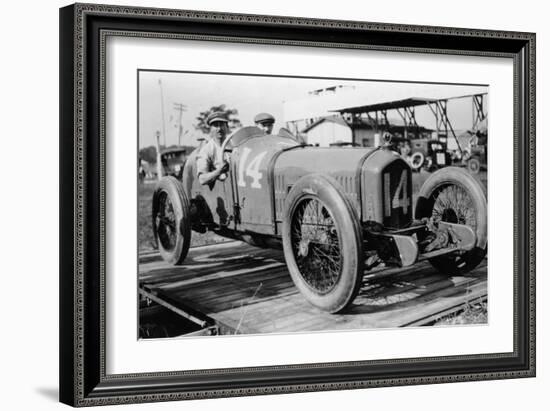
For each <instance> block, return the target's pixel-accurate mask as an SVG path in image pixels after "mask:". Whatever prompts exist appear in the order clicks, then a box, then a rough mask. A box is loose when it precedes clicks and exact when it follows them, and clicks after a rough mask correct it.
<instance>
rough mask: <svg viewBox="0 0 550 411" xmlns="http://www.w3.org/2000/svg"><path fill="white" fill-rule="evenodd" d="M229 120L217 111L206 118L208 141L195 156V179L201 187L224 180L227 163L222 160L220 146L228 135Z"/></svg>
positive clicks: (227, 168) (227, 167)
mask: <svg viewBox="0 0 550 411" xmlns="http://www.w3.org/2000/svg"><path fill="white" fill-rule="evenodd" d="M228 123H229V120H228V119H227V115H226V114H225V113H223V112H220V111H217V112H214V113H212V114H210V115H209V116H208V118H207V119H206V124H208V126H209V127H210V140H209V141H208V142H207V143H206V144H205V145H204V146H202V148H201V149H200V151H199V154H198V155H197V163H196V164H197V177H198V179H199V182H200V183H201V184H202V185H207V184H208V185H213V184H214V182H215V181H216V180H218V179H219V180H222V181H223V180H225V178H226V177H227V175H226V173H227V171H228V170H229V163H228V162H227V161H225V160H224V159H223V153H222V152H221V146H222V144H223V142H224V140H225V138H226V137H227V134H228V133H229V125H228Z"/></svg>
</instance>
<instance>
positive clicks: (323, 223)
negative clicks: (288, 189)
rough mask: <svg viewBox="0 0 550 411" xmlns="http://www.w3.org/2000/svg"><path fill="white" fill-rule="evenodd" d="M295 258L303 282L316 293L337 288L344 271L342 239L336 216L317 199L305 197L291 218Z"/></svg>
mask: <svg viewBox="0 0 550 411" xmlns="http://www.w3.org/2000/svg"><path fill="white" fill-rule="evenodd" d="M291 230H292V231H291V241H292V247H293V252H294V257H295V258H296V262H297V264H298V268H299V269H300V273H301V275H302V277H303V278H304V281H305V282H306V283H307V285H308V286H309V287H311V289H312V290H313V291H314V292H317V293H318V294H321V295H322V294H326V293H328V292H330V291H331V290H332V289H334V286H335V285H336V283H337V282H338V279H339V278H340V275H341V272H342V257H341V250H340V241H339V239H338V232H337V230H336V225H335V224H334V219H333V217H332V215H331V214H330V212H329V211H328V209H327V208H326V206H325V205H324V204H323V203H322V202H321V201H319V200H318V199H316V198H313V197H309V198H304V199H303V200H302V201H301V202H300V203H299V204H298V206H297V207H296V211H295V213H294V216H293V218H292V229H291Z"/></svg>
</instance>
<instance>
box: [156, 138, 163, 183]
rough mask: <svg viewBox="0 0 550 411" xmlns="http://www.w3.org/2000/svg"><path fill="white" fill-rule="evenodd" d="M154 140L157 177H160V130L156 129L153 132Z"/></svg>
mask: <svg viewBox="0 0 550 411" xmlns="http://www.w3.org/2000/svg"><path fill="white" fill-rule="evenodd" d="M155 137H156V139H155V141H156V144H157V179H158V180H160V179H161V178H162V160H161V159H160V131H158V130H157V132H156V133H155Z"/></svg>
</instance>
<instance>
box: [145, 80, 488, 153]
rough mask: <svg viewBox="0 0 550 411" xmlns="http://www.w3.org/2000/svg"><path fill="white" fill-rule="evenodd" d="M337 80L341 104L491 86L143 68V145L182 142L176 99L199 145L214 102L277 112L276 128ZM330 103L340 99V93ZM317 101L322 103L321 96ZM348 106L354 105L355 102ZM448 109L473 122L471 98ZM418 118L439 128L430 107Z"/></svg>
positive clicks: (464, 123)
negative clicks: (201, 122) (199, 120)
mask: <svg viewBox="0 0 550 411" xmlns="http://www.w3.org/2000/svg"><path fill="white" fill-rule="evenodd" d="M159 80H160V82H159ZM336 85H343V86H345V87H344V89H343V90H345V93H342V96H341V97H342V99H339V100H340V103H339V104H344V103H342V101H344V100H345V101H353V102H354V104H358V105H360V104H370V103H373V102H382V101H392V100H396V99H400V98H406V97H432V98H442V97H454V96H462V95H465V94H470V93H472V92H479V91H488V89H487V88H486V87H471V86H462V85H434V84H420V83H397V82H377V81H357V80H352V81H350V80H342V79H317V78H311V79H310V78H289V77H269V76H253V75H235V74H206V73H185V72H155V71H140V74H139V147H140V148H142V147H146V146H150V145H154V144H155V134H156V132H157V131H159V132H160V133H161V144H164V142H166V145H168V146H169V145H173V144H177V143H178V122H179V113H178V111H177V110H176V109H175V104H183V105H185V106H186V111H185V112H184V113H183V114H182V125H183V133H184V136H183V138H182V142H181V143H182V144H183V145H192V146H194V145H197V137H199V136H200V135H201V133H200V131H198V130H196V129H195V128H194V124H196V117H197V116H198V114H199V113H200V112H201V111H205V110H208V109H209V108H210V107H212V106H214V105H220V104H226V106H227V107H228V108H236V109H237V110H238V111H239V114H238V116H237V117H238V118H239V120H240V121H241V123H242V125H243V126H246V125H253V124H254V121H253V119H254V116H255V115H256V114H258V113H260V112H268V113H271V114H272V115H273V116H274V117H275V118H276V123H275V128H274V129H275V130H278V129H279V128H280V127H283V126H284V125H285V124H284V122H285V121H286V120H289V118H288V117H289V116H291V113H297V112H300V111H301V112H307V111H308V102H311V100H312V99H315V97H312V96H311V95H309V94H308V92H310V91H312V90H318V89H323V88H326V87H332V86H336ZM344 94H347V97H346V96H345V95H344ZM318 99H319V98H318V97H317V100H318ZM328 100H331V99H327V101H328ZM323 104H324V103H321V106H322V105H323ZM327 104H329V103H327ZM330 104H332V105H334V104H335V103H334V99H332V103H330ZM330 104H329V105H330ZM316 106H319V102H318V101H317V102H316ZM343 106H344V107H349V104H348V105H346V104H344V105H343ZM332 108H335V107H329V106H328V105H327V109H332ZM448 109H449V117H450V119H451V121H452V123H453V127H454V128H455V129H457V130H463V129H468V128H471V123H472V103H471V100H470V99H461V100H451V101H450V102H449V106H448ZM163 110H164V124H163ZM300 115H301V114H300ZM285 117H286V118H285ZM388 117H389V118H390V120H392V119H393V120H395V122H396V123H399V122H400V121H401V120H400V117H399V116H398V114H397V113H395V112H388ZM417 121H418V123H419V125H421V126H425V127H428V128H435V118H434V117H433V115H432V114H431V111H430V110H429V108H427V107H421V108H417ZM399 124H401V123H399ZM164 130H165V133H164ZM164 134H165V138H164V137H163V135H164Z"/></svg>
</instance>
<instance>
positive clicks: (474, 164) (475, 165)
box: [467, 157, 481, 174]
mask: <svg viewBox="0 0 550 411" xmlns="http://www.w3.org/2000/svg"><path fill="white" fill-rule="evenodd" d="M467 166H468V171H469V172H470V173H472V174H479V172H480V170H481V162H480V161H479V158H477V157H472V158H470V159H469V160H468V163H467Z"/></svg>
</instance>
